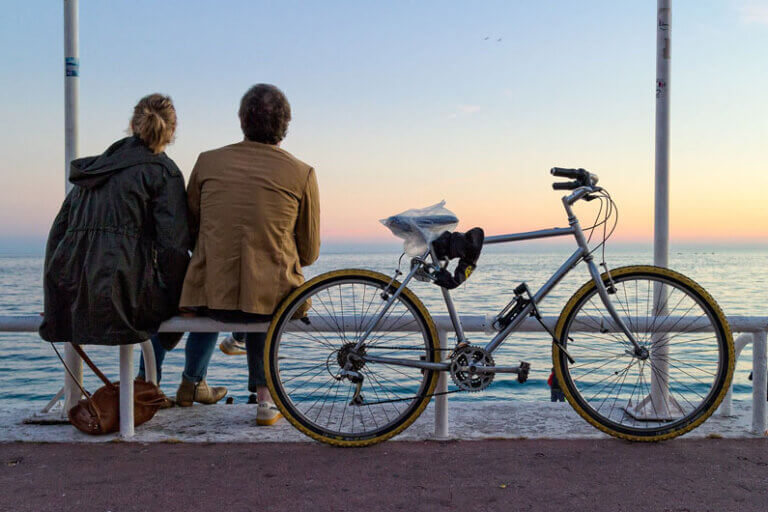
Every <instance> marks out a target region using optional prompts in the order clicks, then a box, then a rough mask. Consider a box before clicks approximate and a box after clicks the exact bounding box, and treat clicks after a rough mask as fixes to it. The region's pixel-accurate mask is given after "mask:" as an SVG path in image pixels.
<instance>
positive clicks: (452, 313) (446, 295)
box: [429, 242, 467, 345]
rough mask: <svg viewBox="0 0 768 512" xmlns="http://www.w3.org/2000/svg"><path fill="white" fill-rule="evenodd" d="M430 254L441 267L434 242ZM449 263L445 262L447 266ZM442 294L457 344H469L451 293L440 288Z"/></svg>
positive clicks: (430, 246) (430, 245) (430, 247)
mask: <svg viewBox="0 0 768 512" xmlns="http://www.w3.org/2000/svg"><path fill="white" fill-rule="evenodd" d="M429 253H430V254H431V255H432V260H433V262H434V263H435V265H441V262H440V260H439V259H438V257H437V254H436V253H435V248H434V247H432V242H429ZM447 265H448V262H447V261H446V262H445V266H447ZM440 292H441V293H442V294H443V300H444V301H445V307H446V308H447V309H448V316H449V317H450V318H451V324H453V330H454V331H455V332H456V344H457V345H459V344H461V343H467V338H466V336H464V328H463V327H462V325H461V319H460V318H459V314H458V313H457V312H456V305H455V304H454V303H453V297H451V292H450V291H449V290H447V289H446V288H443V287H442V286H441V287H440Z"/></svg>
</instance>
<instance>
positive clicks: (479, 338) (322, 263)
mask: <svg viewBox="0 0 768 512" xmlns="http://www.w3.org/2000/svg"><path fill="white" fill-rule="evenodd" d="M568 254H569V252H568V251H567V250H566V249H562V250H561V249H551V250H547V251H546V252H544V251H541V252H503V253H502V252H493V251H486V253H485V254H483V256H482V257H481V260H480V262H479V267H478V269H477V271H476V272H475V273H474V274H473V275H472V277H471V279H470V280H469V281H468V282H467V283H466V284H465V285H464V286H462V287H460V288H459V289H458V290H456V291H454V298H455V300H456V304H457V307H458V309H459V311H460V312H461V313H463V314H488V313H494V314H495V313H496V312H498V310H499V309H501V308H502V307H503V306H504V305H505V304H506V303H507V301H508V300H509V296H510V294H511V291H510V290H511V289H512V288H514V286H516V285H517V284H519V283H520V282H521V281H526V282H527V283H528V284H529V285H530V286H531V288H533V289H535V288H536V287H538V286H539V285H541V284H543V283H544V281H546V279H547V278H549V276H550V275H551V274H552V272H554V270H555V269H556V268H557V267H558V266H559V265H560V263H562V261H564V260H565V258H566V257H567V256H568ZM397 256H398V254H397V253H396V251H393V252H392V253H386V254H383V253H382V254H359V253H356V254H325V255H323V256H321V258H320V260H319V261H318V262H317V263H316V264H315V265H313V266H312V267H310V268H308V269H306V272H305V273H306V275H307V276H308V277H311V276H314V275H317V274H319V273H322V272H326V271H329V270H333V269H339V268H350V267H355V268H369V269H373V270H378V271H381V272H384V273H387V274H391V273H392V271H393V269H394V268H395V267H396V265H397ZM608 256H609V257H608V258H607V259H608V262H609V264H610V265H611V266H612V267H618V266H621V265H627V264H636V263H641V264H645V263H650V262H651V261H652V256H651V253H650V252H645V251H636V250H635V251H630V250H621V249H616V250H614V251H613V252H610V251H609V253H608ZM670 260H671V261H670V267H671V268H673V269H675V270H677V271H679V272H682V273H683V274H686V275H688V276H690V277H691V278H693V279H694V280H696V281H698V282H699V283H700V284H701V285H703V286H704V287H705V288H706V289H707V290H708V291H709V292H710V293H711V294H712V295H713V296H714V298H715V299H716V300H717V301H718V302H719V303H720V305H721V306H722V307H723V309H724V310H725V312H726V314H728V315H760V316H765V315H768V306H766V304H767V303H768V250H765V249H762V250H760V249H755V250H736V249H722V248H718V249H716V250H714V252H713V251H711V250H710V251H703V250H682V251H677V252H673V253H672V254H671V256H670ZM41 273H42V259H41V258H29V257H0V314H2V315H19V314H35V313H38V312H39V311H40V310H41V309H42V293H41V282H42V277H41ZM587 279H588V275H587V273H586V268H581V267H578V268H577V269H576V270H574V271H573V272H572V273H571V274H570V275H569V276H568V277H567V278H566V279H565V280H564V281H563V282H562V283H561V284H560V285H559V287H558V288H556V289H555V290H554V292H553V293H552V294H551V295H550V296H549V297H548V298H547V300H546V301H545V302H544V303H543V304H542V306H541V309H542V311H543V313H544V314H545V315H557V314H558V313H559V312H560V310H561V309H562V307H563V305H564V304H565V302H566V300H567V299H568V297H570V295H571V294H572V293H573V292H574V291H576V289H577V288H578V287H579V286H580V285H581V284H583V283H584V282H585V281H586V280H587ZM412 288H413V289H414V291H415V292H416V293H417V295H419V297H420V298H421V299H422V300H423V301H424V303H425V304H426V305H427V307H429V308H430V310H431V311H432V312H433V314H435V315H439V314H445V313H446V312H445V307H444V305H443V303H442V299H441V297H440V294H439V291H438V289H437V288H435V287H434V286H432V285H428V284H425V283H419V282H415V283H414V284H413V286H412ZM223 336H224V335H223V334H222V337H223ZM469 336H470V339H471V340H472V342H473V343H483V342H484V341H486V340H487V339H489V337H488V336H487V335H485V334H484V333H469ZM0 342H2V350H0V396H1V397H2V400H3V403H5V404H8V403H17V404H18V403H28V402H37V403H40V404H42V403H44V402H45V401H47V400H48V399H49V398H50V397H51V396H52V395H53V394H54V393H55V392H56V391H57V390H58V389H59V387H60V386H61V383H62V376H63V370H62V368H61V363H60V362H59V361H58V359H57V358H56V356H55V354H54V353H53V350H52V348H51V347H50V345H49V344H47V343H44V342H42V341H41V340H40V339H39V338H38V337H37V336H36V335H34V334H16V333H0ZM89 352H90V353H91V354H92V355H93V357H94V359H95V360H96V361H97V363H98V364H99V365H100V366H101V367H102V369H103V370H104V371H105V372H106V373H107V374H108V375H110V376H113V378H114V379H115V380H116V379H117V374H118V367H117V350H115V349H114V348H112V349H110V348H102V347H97V348H91V349H90V350H89ZM494 358H495V360H496V363H497V364H516V363H517V362H519V361H520V360H526V361H529V362H530V363H531V365H532V370H531V374H530V378H529V380H528V382H527V383H525V384H522V385H521V384H518V383H517V382H516V380H514V376H504V375H499V376H497V377H496V379H495V380H494V383H493V385H492V386H491V387H490V388H489V389H488V390H486V391H485V392H483V393H480V394H476V395H472V396H468V395H454V396H453V397H452V398H451V399H452V400H485V401H497V400H506V399H510V398H514V399H521V400H548V399H549V389H548V387H547V385H546V379H547V377H548V376H549V373H550V369H551V366H552V364H551V356H550V341H549V340H548V339H547V338H546V337H545V336H542V335H513V336H511V337H510V338H508V339H507V341H506V342H505V344H504V345H503V346H502V347H501V348H500V349H499V350H498V351H497V352H496V353H495V354H494ZM183 363H184V351H183V349H181V348H177V349H176V350H174V351H172V352H171V353H170V354H168V357H167V358H166V362H165V365H164V367H163V374H164V376H165V379H164V381H163V383H162V387H163V389H164V390H165V391H166V392H167V393H169V394H172V393H175V389H176V386H177V385H178V381H179V379H180V374H181V369H182V367H183ZM750 366H751V349H750V348H747V349H745V352H744V353H743V354H742V357H741V359H740V363H739V365H738V367H737V373H736V377H735V387H734V391H735V394H736V398H737V399H746V398H747V397H748V395H749V394H750V393H751V385H750V384H751V383H750V382H749V381H748V380H747V375H748V374H749V368H750ZM208 381H209V382H210V383H211V384H215V385H226V386H228V387H229V389H230V394H231V395H232V396H234V397H235V401H236V402H239V401H244V400H245V399H246V398H247V395H248V392H247V369H246V365H245V357H244V356H235V357H233V356H225V355H224V354H223V353H221V352H220V351H218V350H217V351H216V352H215V353H214V356H213V359H212V361H211V366H210V369H209V374H208ZM98 385H99V384H98V383H97V381H96V379H95V377H93V376H92V375H90V374H89V373H88V370H87V369H86V387H88V388H90V389H95V388H96V387H98Z"/></svg>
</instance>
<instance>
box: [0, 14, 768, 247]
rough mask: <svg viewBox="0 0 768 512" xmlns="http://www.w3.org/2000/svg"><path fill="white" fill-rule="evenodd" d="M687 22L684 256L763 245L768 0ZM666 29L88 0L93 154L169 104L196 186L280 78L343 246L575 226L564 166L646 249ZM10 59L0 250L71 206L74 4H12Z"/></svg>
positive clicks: (1, 112) (676, 122) (677, 110)
mask: <svg viewBox="0 0 768 512" xmlns="http://www.w3.org/2000/svg"><path fill="white" fill-rule="evenodd" d="M672 17H673V19H672V79H671V83H670V86H671V102H672V103H671V105H672V106H671V116H672V117H671V140H670V148H671V203H672V205H671V216H670V222H671V237H672V240H673V243H678V242H680V243H686V242H695V243H703V244H710V243H711V244H727V243H745V244H763V243H766V242H767V241H768V201H767V200H766V191H768V159H766V143H767V142H768V138H767V136H768V95H767V94H766V92H765V91H768V66H766V64H765V63H766V57H765V55H766V54H767V53H768V0H675V1H674V2H673V14H672ZM655 23H656V2H655V1H653V0H646V1H639V0H635V1H631V2H616V1H598V0H590V1H583V2H573V1H565V0H549V1H541V2H530V1H525V2H524V1H512V0H503V1H483V2H466V1H453V2H446V1H418V2H417V1H413V2H405V1H388V2H383V1H380V2H372V1H371V2H368V1H366V2H360V1H347V2H337V1H330V0H327V1H324V2H294V1H286V0H280V1H228V2H210V1H191V0H184V1H171V0H165V1H163V2H154V1H146V0H131V1H127V0H126V1H115V2H100V1H95V0H81V1H80V141H79V147H80V155H81V156H86V155H92V154H98V153H100V152H102V151H103V150H104V149H105V148H106V147H107V146H109V144H111V143H112V142H114V141H115V140H117V139H119V138H121V137H123V136H125V135H126V127H127V123H128V119H129V116H130V114H131V111H132V108H133V106H134V104H135V103H136V101H137V100H138V99H139V98H141V97H142V96H144V95H145V94H148V93H151V92H162V93H166V94H169V95H171V96H172V98H173V99H174V102H175V104H176V108H177V111H178V116H179V128H178V132H177V139H176V142H175V144H174V145H172V146H170V147H169V148H168V150H167V152H168V154H169V156H170V157H171V158H173V159H174V160H175V161H176V162H177V163H178V165H179V167H180V168H181V169H182V170H183V172H184V173H185V175H186V176H189V172H190V170H191V168H192V166H193V165H194V162H195V159H196V157H197V155H198V153H200V152H201V151H205V150H208V149H212V148H216V147H220V146H223V145H226V144H230V143H233V142H237V141H239V140H241V139H242V134H241V133H240V129H239V122H238V119H237V108H238V104H239V100H240V97H241V96H242V94H243V93H244V92H245V90H246V89H247V88H248V87H249V86H251V85H253V84H255V83H259V82H267V83H273V84H275V85H277V86H278V87H280V88H281V89H282V90H283V91H284V92H285V93H286V95H287V97H288V99H289V101H290V102H291V105H292V110H293V121H292V123H291V125H290V128H289V133H288V137H287V138H286V140H285V141H284V143H283V147H284V148H285V149H286V150H288V151H290V152H291V153H293V154H294V155H296V156H297V157H298V158H300V159H301V160H303V161H305V162H307V163H309V164H310V165H312V166H313V167H314V168H315V169H316V170H317V176H318V180H319V183H320V189H321V211H322V221H321V228H322V236H323V239H324V241H325V242H326V243H330V244H331V245H332V244H334V243H340V244H356V243H369V244H371V243H379V242H383V241H386V240H391V239H392V235H391V234H390V233H389V232H388V231H387V230H386V228H384V227H383V226H382V225H381V224H379V222H378V219H381V218H383V217H387V216H389V215H391V214H394V213H397V212H400V211H402V210H405V209H408V208H414V207H423V206H428V205H431V204H434V203H436V202H438V201H440V200H446V202H447V207H448V208H449V209H451V210H452V211H454V212H455V213H456V214H457V215H458V217H459V218H460V219H461V224H460V225H459V228H460V229H462V228H465V229H468V228H470V227H473V226H481V227H483V228H484V229H485V230H486V233H487V234H501V233H510V232H517V231H524V230H531V229H539V228H547V227H552V226H562V225H565V224H566V220H565V217H564V213H563V210H562V206H561V205H560V202H559V198H560V196H561V195H562V194H560V193H558V192H555V191H553V190H552V189H551V182H552V178H551V176H549V173H548V170H549V169H550V168H551V167H553V166H561V167H583V168H586V169H589V170H590V171H593V172H595V173H597V174H599V176H600V180H601V181H600V183H601V185H603V186H604V187H605V188H606V189H607V190H609V191H610V192H611V194H612V195H613V197H614V199H615V200H616V202H617V204H618V206H619V211H620V219H619V226H618V229H617V231H616V235H615V237H616V240H618V241H620V242H627V243H650V241H651V240H652V234H653V179H654V156H653V155H654V153H653V151H654V143H653V141H654V92H655V85H654V80H655V38H656V32H655ZM0 47H2V48H6V49H11V51H10V52H5V54H4V57H3V65H2V66H1V67H0V90H1V91H2V94H0V116H2V122H3V124H4V126H5V129H4V130H3V132H4V133H3V136H2V137H0V154H2V156H3V158H2V160H1V161H0V177H2V181H3V186H2V187H0V250H2V249H3V247H5V248H7V247H11V246H17V247H38V246H41V244H42V240H44V238H45V236H46V233H47V231H48V229H49V226H50V223H51V221H52V219H53V217H54V216H55V214H56V212H57V210H58V208H59V206H60V204H61V201H62V200H63V197H64V164H63V161H64V136H63V124H64V114H63V110H64V106H63V103H64V92H63V89H64V86H63V82H64V79H63V71H64V65H63V60H64V55H63V9H62V2H54V1H50V0H47V1H44V0H29V1H25V2H12V3H10V4H9V5H6V6H5V7H4V9H3V16H2V17H0ZM593 207H594V204H591V203H590V204H585V205H583V206H580V209H579V210H578V211H577V213H581V214H582V215H583V217H584V218H585V219H586V218H587V217H588V216H589V215H590V213H593Z"/></svg>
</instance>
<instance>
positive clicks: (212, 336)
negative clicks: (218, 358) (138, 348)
mask: <svg viewBox="0 0 768 512" xmlns="http://www.w3.org/2000/svg"><path fill="white" fill-rule="evenodd" d="M217 336H218V333H215V332H192V333H189V335H188V336H187V344H186V346H185V347H184V359H185V361H184V371H183V372H182V374H181V375H182V376H183V377H184V379H185V380H189V381H192V382H200V381H201V380H203V379H205V375H206V374H207V373H208V363H210V361H211V356H212V355H213V350H214V349H215V348H216V338H217ZM152 350H153V351H154V352H155V365H156V366H157V382H158V383H159V382H160V379H161V376H162V369H163V360H164V359H165V354H167V353H168V351H167V350H165V349H164V348H163V346H162V345H161V344H160V341H159V340H158V339H157V336H153V337H152ZM144 375H145V371H144V358H143V357H142V358H141V362H140V363H139V377H140V378H142V379H143V378H145V377H144Z"/></svg>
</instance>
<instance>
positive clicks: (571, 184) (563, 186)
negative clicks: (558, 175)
mask: <svg viewBox="0 0 768 512" xmlns="http://www.w3.org/2000/svg"><path fill="white" fill-rule="evenodd" d="M552 188H553V189H555V190H573V189H576V188H579V182H578V181H564V182H558V183H553V184H552Z"/></svg>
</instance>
